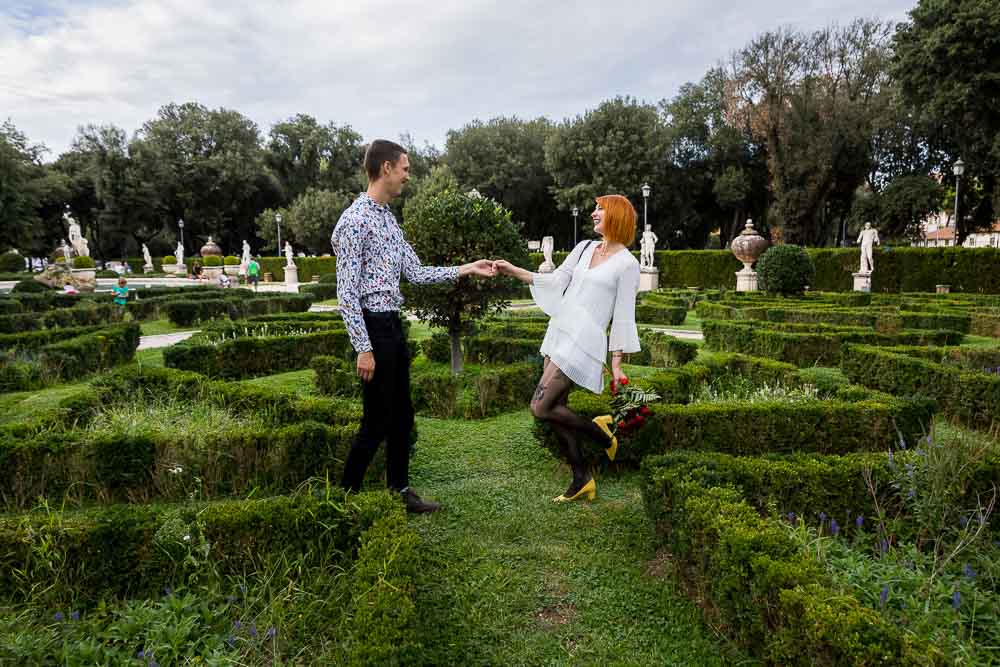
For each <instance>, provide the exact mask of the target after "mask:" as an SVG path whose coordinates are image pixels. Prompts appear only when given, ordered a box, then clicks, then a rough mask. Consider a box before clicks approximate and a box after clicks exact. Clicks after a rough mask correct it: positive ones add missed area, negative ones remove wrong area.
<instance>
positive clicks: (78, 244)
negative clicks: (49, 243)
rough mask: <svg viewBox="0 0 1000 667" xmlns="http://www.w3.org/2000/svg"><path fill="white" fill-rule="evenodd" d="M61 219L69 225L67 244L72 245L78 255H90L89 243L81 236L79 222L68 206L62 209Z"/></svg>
mask: <svg viewBox="0 0 1000 667" xmlns="http://www.w3.org/2000/svg"><path fill="white" fill-rule="evenodd" d="M63 220H65V221H66V224H67V225H69V244H70V245H71V246H73V250H75V251H76V254H77V255H78V256H79V257H90V244H89V243H87V239H85V238H83V233H82V232H81V231H80V223H78V222H77V221H76V220H74V219H73V216H72V214H71V213H70V212H69V206H67V207H66V210H65V211H63Z"/></svg>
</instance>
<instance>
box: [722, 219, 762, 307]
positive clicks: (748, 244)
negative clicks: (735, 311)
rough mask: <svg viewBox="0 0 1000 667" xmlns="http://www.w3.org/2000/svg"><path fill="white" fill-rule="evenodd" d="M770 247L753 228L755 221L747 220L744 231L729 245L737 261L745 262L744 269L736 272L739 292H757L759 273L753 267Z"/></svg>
mask: <svg viewBox="0 0 1000 667" xmlns="http://www.w3.org/2000/svg"><path fill="white" fill-rule="evenodd" d="M769 245H771V244H770V242H769V241H768V240H767V239H765V238H764V237H763V236H761V235H760V234H758V233H757V230H756V229H754V228H753V220H747V224H746V226H745V228H744V230H743V231H742V232H740V235H739V236H737V237H736V238H735V239H733V242H732V243H731V244H730V245H729V248H730V249H731V250H732V251H733V254H734V255H736V259H738V260H740V261H741V262H743V268H742V269H740V270H739V271H737V272H736V291H737V292H756V291H757V272H756V271H754V270H753V268H752V266H753V263H754V262H756V261H757V258H759V257H760V256H761V255H763V254H764V251H765V250H767V247H768V246H769Z"/></svg>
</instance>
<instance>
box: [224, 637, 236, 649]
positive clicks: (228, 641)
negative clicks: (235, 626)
mask: <svg viewBox="0 0 1000 667" xmlns="http://www.w3.org/2000/svg"><path fill="white" fill-rule="evenodd" d="M226 644H227V645H228V646H229V648H236V637H234V636H232V635H229V638H228V639H226Z"/></svg>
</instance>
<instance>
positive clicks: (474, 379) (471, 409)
mask: <svg viewBox="0 0 1000 667" xmlns="http://www.w3.org/2000/svg"><path fill="white" fill-rule="evenodd" d="M541 376H542V366H541V364H539V363H537V362H525V363H514V364H509V365H505V366H500V367H489V366H484V367H481V368H466V369H465V371H463V372H462V373H461V374H460V375H453V374H452V373H451V370H450V369H449V368H447V367H444V368H441V367H438V368H431V369H420V370H415V371H414V372H413V374H412V387H413V407H414V409H415V410H416V411H417V412H420V413H424V414H428V415H431V416H434V417H441V418H444V419H453V418H462V419H483V418H486V417H491V416H493V415H497V414H501V413H503V412H509V411H511V410H517V409H523V408H525V407H527V405H528V404H529V403H530V401H531V395H532V391H533V390H534V388H535V385H537V384H538V381H539V380H540V379H541Z"/></svg>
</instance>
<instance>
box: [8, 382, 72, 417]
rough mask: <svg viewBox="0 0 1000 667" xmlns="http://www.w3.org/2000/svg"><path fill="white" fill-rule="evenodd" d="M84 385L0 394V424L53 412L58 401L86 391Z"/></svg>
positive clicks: (62, 385) (58, 386)
mask: <svg viewBox="0 0 1000 667" xmlns="http://www.w3.org/2000/svg"><path fill="white" fill-rule="evenodd" d="M86 390H87V385H86V383H83V382H80V383H76V384H61V385H57V386H55V387H50V388H48V389H37V390H35V391H18V392H14V393H10V394H0V424H13V423H15V422H19V421H27V420H29V419H32V418H34V417H39V416H41V415H42V414H44V413H45V412H48V411H50V410H54V409H55V408H56V407H57V406H58V405H59V401H61V400H63V399H64V398H67V397H69V396H72V395H73V394H76V393H79V392H82V391H86Z"/></svg>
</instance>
